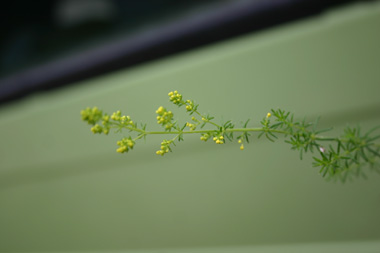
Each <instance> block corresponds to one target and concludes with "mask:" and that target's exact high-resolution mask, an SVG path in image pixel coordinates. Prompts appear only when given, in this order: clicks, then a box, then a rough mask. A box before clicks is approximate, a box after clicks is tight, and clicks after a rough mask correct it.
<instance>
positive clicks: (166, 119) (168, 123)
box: [156, 106, 174, 130]
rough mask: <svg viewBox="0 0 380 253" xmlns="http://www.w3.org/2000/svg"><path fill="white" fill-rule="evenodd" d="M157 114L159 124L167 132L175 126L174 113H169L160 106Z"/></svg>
mask: <svg viewBox="0 0 380 253" xmlns="http://www.w3.org/2000/svg"><path fill="white" fill-rule="evenodd" d="M156 113H157V114H158V116H157V123H158V124H160V125H162V126H163V127H165V129H166V130H170V129H171V128H172V127H173V126H174V124H173V123H172V119H173V113H172V112H171V111H167V110H166V109H165V108H164V107H163V106H160V107H159V108H158V109H157V111H156Z"/></svg>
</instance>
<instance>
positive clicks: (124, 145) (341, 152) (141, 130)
mask: <svg viewBox="0 0 380 253" xmlns="http://www.w3.org/2000/svg"><path fill="white" fill-rule="evenodd" d="M168 95H169V98H170V101H171V102H172V103H173V104H174V105H176V106H178V107H185V111H186V112H187V114H188V115H189V117H190V120H189V121H187V122H186V123H179V122H178V121H177V120H175V119H174V115H173V112H171V111H170V110H167V109H166V108H165V107H163V106H160V107H159V108H158V109H157V110H156V114H157V117H156V119H157V124H159V125H161V127H162V128H163V130H161V131H148V130H146V124H136V123H135V122H133V121H132V119H131V117H130V116H126V115H122V113H121V112H120V111H116V112H114V113H112V114H111V115H109V114H107V113H103V112H102V111H101V110H99V109H98V108H97V107H93V108H89V107H88V108H86V109H85V110H82V111H81V115H82V120H84V121H86V122H87V123H88V124H90V125H91V126H92V127H91V131H92V132H93V133H95V134H97V133H98V134H100V133H104V134H106V135H108V134H109V132H110V130H111V129H115V130H116V132H121V131H122V130H127V131H129V132H130V135H129V136H128V137H124V138H123V139H121V140H119V141H117V145H118V148H117V150H116V151H117V152H119V153H127V152H128V151H129V150H131V149H133V148H134V146H135V144H136V141H138V140H140V139H145V138H146V136H148V135H168V136H173V137H172V138H171V139H170V138H169V139H164V140H163V141H162V142H161V146H160V149H159V150H157V151H156V154H157V155H161V156H163V155H165V154H166V153H169V152H172V147H173V146H175V145H176V142H180V141H183V140H184V135H187V134H199V135H200V139H201V140H202V141H208V140H210V139H211V140H212V141H213V142H214V143H216V144H225V142H226V141H227V140H228V141H231V142H235V141H237V143H238V144H239V146H240V149H241V150H244V143H249V140H250V138H252V137H251V135H252V134H253V133H258V135H257V138H261V137H265V138H267V139H268V140H269V141H271V142H274V141H275V140H276V139H278V135H283V136H284V137H285V142H286V143H288V144H289V145H290V146H291V149H293V150H298V152H299V156H300V159H301V160H302V159H303V155H304V154H305V153H308V152H310V153H313V154H314V155H313V159H314V162H313V166H314V167H318V168H320V170H319V172H320V174H321V175H322V176H323V177H326V176H327V178H329V179H333V180H340V181H342V182H345V181H346V180H347V179H350V178H352V177H359V176H361V177H366V175H365V174H364V172H363V168H365V167H368V168H370V169H372V170H374V171H377V172H379V173H380V170H379V167H380V166H379V165H380V163H379V161H380V145H379V143H378V142H377V141H378V139H380V135H375V132H376V130H378V129H379V128H380V126H378V127H374V128H372V129H371V130H369V131H367V132H365V133H361V130H360V127H355V128H350V127H346V128H345V129H344V132H343V134H342V135H341V136H339V137H326V136H322V135H321V134H322V133H325V132H327V131H329V130H331V129H332V128H328V129H322V130H317V124H318V119H317V120H316V121H315V122H313V123H310V122H306V120H305V119H304V120H302V121H298V120H295V118H294V115H293V114H292V113H290V112H287V111H284V110H281V109H277V110H274V109H272V110H271V112H269V113H267V115H266V116H265V117H263V118H262V120H261V121H260V125H261V126H260V127H256V128H251V127H248V123H249V121H250V120H249V119H248V120H247V121H245V123H244V124H243V125H242V126H241V127H235V124H234V123H233V122H232V121H231V120H228V121H226V122H224V123H222V124H217V123H215V122H214V121H213V120H214V117H212V116H210V115H206V114H202V113H201V112H199V110H198V107H199V104H197V103H195V102H194V101H193V100H184V99H183V97H182V95H181V94H180V93H178V91H173V92H170V93H169V94H168ZM206 126H209V127H210V128H209V129H206Z"/></svg>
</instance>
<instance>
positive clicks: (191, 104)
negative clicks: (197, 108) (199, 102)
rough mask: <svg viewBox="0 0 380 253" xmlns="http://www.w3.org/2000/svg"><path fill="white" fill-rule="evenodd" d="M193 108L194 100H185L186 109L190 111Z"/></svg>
mask: <svg viewBox="0 0 380 253" xmlns="http://www.w3.org/2000/svg"><path fill="white" fill-rule="evenodd" d="M193 108H194V102H193V101H191V100H186V111H188V112H190V111H192V110H193Z"/></svg>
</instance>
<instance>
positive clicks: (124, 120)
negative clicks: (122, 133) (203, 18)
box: [103, 111, 135, 127]
mask: <svg viewBox="0 0 380 253" xmlns="http://www.w3.org/2000/svg"><path fill="white" fill-rule="evenodd" d="M111 119H112V120H115V121H119V122H120V123H122V124H124V125H130V126H133V127H134V126H135V125H134V122H133V121H132V120H131V117H129V116H125V115H123V116H122V115H121V112H120V111H116V112H114V113H112V115H111ZM103 120H104V119H103ZM107 120H109V116H108V118H107Z"/></svg>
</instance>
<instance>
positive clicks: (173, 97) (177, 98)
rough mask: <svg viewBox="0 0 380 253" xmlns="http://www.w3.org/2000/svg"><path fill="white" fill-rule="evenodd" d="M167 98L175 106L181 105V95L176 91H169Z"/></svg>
mask: <svg viewBox="0 0 380 253" xmlns="http://www.w3.org/2000/svg"><path fill="white" fill-rule="evenodd" d="M168 96H169V97H170V101H172V102H173V104H175V105H179V104H183V103H184V102H183V101H182V95H181V94H179V93H178V91H176V90H175V91H171V92H169V94H168Z"/></svg>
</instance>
